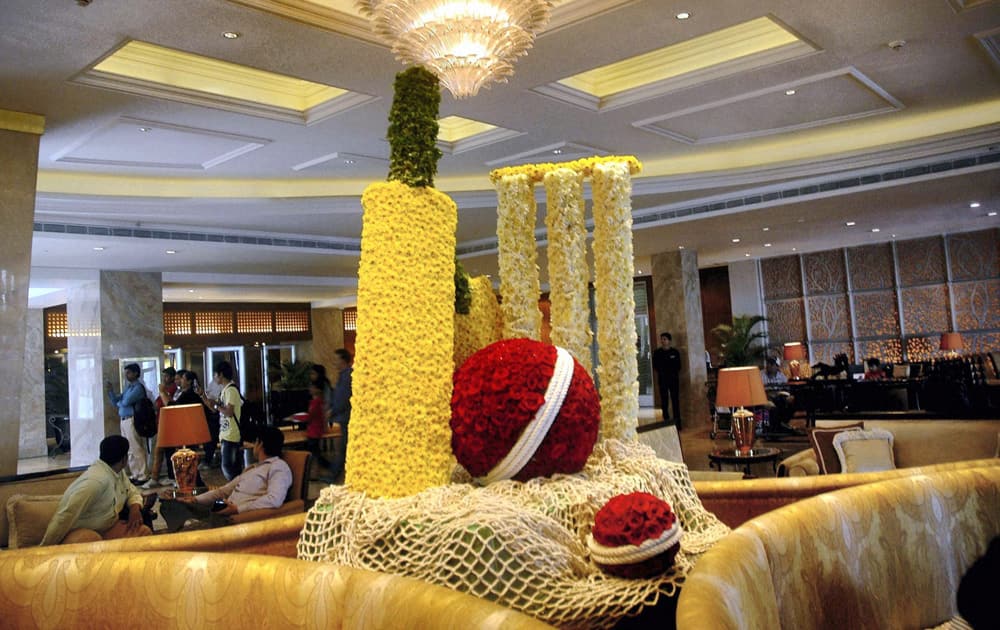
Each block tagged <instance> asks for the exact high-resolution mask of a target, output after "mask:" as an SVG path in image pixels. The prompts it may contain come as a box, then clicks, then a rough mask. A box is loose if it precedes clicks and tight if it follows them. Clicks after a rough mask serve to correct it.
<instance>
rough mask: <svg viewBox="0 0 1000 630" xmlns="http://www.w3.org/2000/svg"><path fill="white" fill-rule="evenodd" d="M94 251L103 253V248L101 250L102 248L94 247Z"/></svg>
mask: <svg viewBox="0 0 1000 630" xmlns="http://www.w3.org/2000/svg"><path fill="white" fill-rule="evenodd" d="M94 251H95V252H103V251H104V248H103V247H95V248H94Z"/></svg>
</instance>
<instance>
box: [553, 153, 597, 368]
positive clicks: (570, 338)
mask: <svg viewBox="0 0 1000 630" xmlns="http://www.w3.org/2000/svg"><path fill="white" fill-rule="evenodd" d="M545 199H546V207H547V213H546V216H545V227H546V229H547V231H548V241H549V243H548V248H547V250H546V251H547V254H548V259H549V301H550V303H551V305H552V307H551V310H550V313H551V315H550V323H551V328H552V332H551V338H552V343H554V344H556V345H557V346H561V347H563V348H566V349H567V350H569V351H570V353H571V354H572V355H573V357H574V358H575V359H576V360H577V361H579V362H580V363H581V364H582V365H583V367H584V368H585V369H586V370H587V371H588V372H590V369H591V361H590V343H591V341H592V339H593V336H594V334H593V332H592V331H591V330H590V322H589V319H590V317H589V316H590V306H589V295H588V291H587V283H588V282H589V280H590V268H589V267H588V266H587V225H586V223H585V221H584V214H583V210H584V204H583V174H582V173H580V172H577V171H574V170H572V169H569V168H559V169H556V170H554V171H549V172H548V173H546V174H545Z"/></svg>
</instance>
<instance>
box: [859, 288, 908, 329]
mask: <svg viewBox="0 0 1000 630" xmlns="http://www.w3.org/2000/svg"><path fill="white" fill-rule="evenodd" d="M898 306H899V305H898V303H897V301H896V293H895V292H894V291H893V292H890V291H878V292H872V293H855V294H854V316H855V317H856V318H857V324H856V328H857V331H858V336H860V337H899V308H898Z"/></svg>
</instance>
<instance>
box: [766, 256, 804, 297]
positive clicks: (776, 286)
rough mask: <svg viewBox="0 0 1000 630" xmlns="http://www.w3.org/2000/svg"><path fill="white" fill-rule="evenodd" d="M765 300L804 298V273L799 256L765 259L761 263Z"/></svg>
mask: <svg viewBox="0 0 1000 630" xmlns="http://www.w3.org/2000/svg"><path fill="white" fill-rule="evenodd" d="M760 274H761V277H762V279H763V283H764V300H765V301H770V300H779V299H784V298H790V297H802V271H801V269H800V268H799V257H798V256H781V257H778V258H765V259H764V260H762V261H760Z"/></svg>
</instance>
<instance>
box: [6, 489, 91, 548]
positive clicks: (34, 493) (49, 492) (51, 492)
mask: <svg viewBox="0 0 1000 630" xmlns="http://www.w3.org/2000/svg"><path fill="white" fill-rule="evenodd" d="M81 474H83V471H82V470H80V471H76V472H67V473H59V474H56V475H39V476H37V477H30V478H28V479H20V480H18V481H9V482H5V483H0V548H4V547H7V541H8V538H9V535H10V523H9V521H8V519H7V502H8V500H9V499H10V498H11V497H13V496H15V495H24V496H31V497H46V498H47V499H51V498H52V497H55V500H56V502H58V500H59V497H61V496H62V494H63V492H65V491H66V488H68V487H69V484H71V483H73V480H75V479H76V478H77V477H79V476H80V475H81ZM37 507H40V506H37ZM54 511H55V506H54V505H53V506H52V511H51V512H49V517H51V514H52V512H54ZM47 522H48V520H46V523H47Z"/></svg>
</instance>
